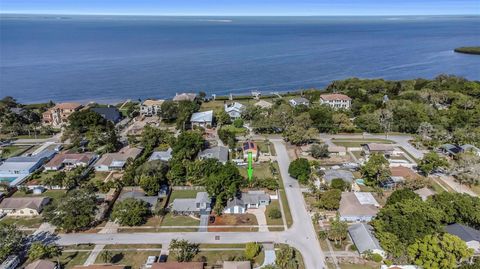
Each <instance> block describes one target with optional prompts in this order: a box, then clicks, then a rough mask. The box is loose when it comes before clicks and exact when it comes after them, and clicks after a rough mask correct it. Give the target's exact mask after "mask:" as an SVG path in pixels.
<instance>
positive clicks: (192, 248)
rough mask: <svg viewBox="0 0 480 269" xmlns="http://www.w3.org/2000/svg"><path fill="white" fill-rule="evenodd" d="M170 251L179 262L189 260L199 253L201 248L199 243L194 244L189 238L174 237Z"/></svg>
mask: <svg viewBox="0 0 480 269" xmlns="http://www.w3.org/2000/svg"><path fill="white" fill-rule="evenodd" d="M169 250H170V252H171V253H172V254H173V256H174V257H175V258H176V259H177V261H178V262H189V261H191V260H192V259H193V257H195V255H197V253H198V251H199V249H198V244H192V243H190V242H188V241H187V240H178V239H173V240H172V242H170V247H169Z"/></svg>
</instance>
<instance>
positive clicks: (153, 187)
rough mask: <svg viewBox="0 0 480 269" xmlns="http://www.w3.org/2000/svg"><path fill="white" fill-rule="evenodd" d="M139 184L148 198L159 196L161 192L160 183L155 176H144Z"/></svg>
mask: <svg viewBox="0 0 480 269" xmlns="http://www.w3.org/2000/svg"><path fill="white" fill-rule="evenodd" d="M139 183H140V187H141V188H142V189H143V190H144V191H145V194H146V195H147V196H153V195H157V194H158V191H159V190H160V182H159V180H158V179H157V178H155V177H153V176H147V175H142V176H140V181H139Z"/></svg>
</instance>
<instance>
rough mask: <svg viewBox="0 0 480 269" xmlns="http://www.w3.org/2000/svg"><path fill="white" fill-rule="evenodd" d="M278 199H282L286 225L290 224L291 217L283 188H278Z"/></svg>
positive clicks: (291, 221)
mask: <svg viewBox="0 0 480 269" xmlns="http://www.w3.org/2000/svg"><path fill="white" fill-rule="evenodd" d="M279 192H280V199H282V205H283V211H284V212H285V220H286V221H287V227H290V226H292V224H293V218H292V213H291V212H290V206H289V205H288V200H287V194H285V190H279Z"/></svg>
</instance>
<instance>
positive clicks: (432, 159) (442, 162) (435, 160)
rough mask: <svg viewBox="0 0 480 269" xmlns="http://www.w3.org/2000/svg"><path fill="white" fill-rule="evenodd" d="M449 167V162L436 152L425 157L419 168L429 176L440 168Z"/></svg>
mask: <svg viewBox="0 0 480 269" xmlns="http://www.w3.org/2000/svg"><path fill="white" fill-rule="evenodd" d="M440 167H448V162H447V160H446V159H445V158H442V157H440V156H439V155H438V154H437V153H435V152H429V153H427V154H425V155H424V156H423V159H422V160H421V161H420V163H419V164H418V168H419V169H420V171H422V172H423V173H424V174H425V175H427V176H428V175H429V174H430V173H431V172H432V171H434V170H436V169H438V168H440Z"/></svg>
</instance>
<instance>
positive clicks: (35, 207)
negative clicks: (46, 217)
mask: <svg viewBox="0 0 480 269" xmlns="http://www.w3.org/2000/svg"><path fill="white" fill-rule="evenodd" d="M49 202H50V198H48V197H14V198H5V199H3V201H2V202H1V203H0V212H2V213H6V214H7V216H15V217H33V216H38V215H40V213H41V212H42V210H43V208H44V207H45V205H47V204H48V203H49Z"/></svg>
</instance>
